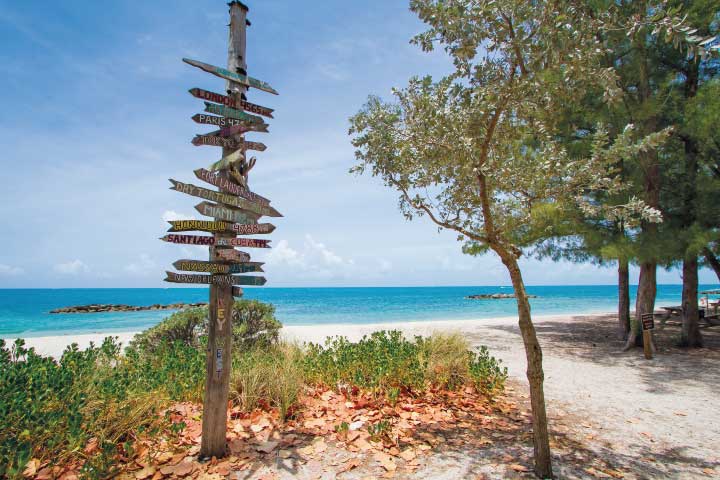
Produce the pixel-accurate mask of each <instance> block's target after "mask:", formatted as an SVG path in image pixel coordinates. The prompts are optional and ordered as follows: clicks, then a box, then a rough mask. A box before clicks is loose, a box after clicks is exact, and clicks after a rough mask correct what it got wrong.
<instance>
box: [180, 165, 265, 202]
mask: <svg viewBox="0 0 720 480" xmlns="http://www.w3.org/2000/svg"><path fill="white" fill-rule="evenodd" d="M194 173H195V176H196V177H197V178H199V179H200V180H202V181H204V182H207V183H209V184H211V185H215V186H216V187H218V188H221V189H223V190H227V191H228V192H230V193H232V194H233V195H238V196H240V197H243V198H247V199H248V200H250V201H253V202H257V203H260V204H263V205H270V200H268V199H267V198H265V197H261V196H260V195H258V194H256V193H253V192H251V191H250V190H248V189H247V187H244V186H242V185H238V184H237V183H235V182H232V181H230V180H228V179H227V178H225V177H221V176H219V175H217V174H215V173H212V172H210V171H208V170H205V169H204V168H198V169H197V170H195V172H194Z"/></svg>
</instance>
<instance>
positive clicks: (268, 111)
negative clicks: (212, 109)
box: [190, 88, 274, 118]
mask: <svg viewBox="0 0 720 480" xmlns="http://www.w3.org/2000/svg"><path fill="white" fill-rule="evenodd" d="M190 94H191V95H192V96H193V97H196V98H199V99H201V100H207V101H209V102H214V103H221V104H223V105H227V106H228V107H232V108H242V109H243V110H245V111H246V112H252V113H257V114H258V115H262V116H264V117H270V118H273V116H272V112H273V111H274V110H273V109H272V108H267V107H261V106H260V105H255V104H254V103H250V102H246V101H245V100H240V99H238V100H236V99H234V98H232V97H228V96H225V95H221V94H219V93H215V92H208V91H207V90H203V89H202V88H193V89H192V90H190Z"/></svg>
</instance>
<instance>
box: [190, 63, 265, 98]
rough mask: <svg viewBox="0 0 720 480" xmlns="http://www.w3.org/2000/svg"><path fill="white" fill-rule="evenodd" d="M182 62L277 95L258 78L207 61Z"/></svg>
mask: <svg viewBox="0 0 720 480" xmlns="http://www.w3.org/2000/svg"><path fill="white" fill-rule="evenodd" d="M183 62H185V63H187V64H188V65H192V66H193V67H196V68H199V69H200V70H204V71H206V72H208V73H212V74H213V75H215V76H216V77H220V78H224V79H225V80H230V81H231V82H237V83H240V84H242V85H246V86H248V87H252V88H257V89H258V90H262V91H263V92H268V93H272V94H274V95H278V92H277V91H276V90H275V89H274V88H272V87H271V86H270V84H269V83H267V82H263V81H262V80H258V79H257V78H252V77H248V76H247V75H241V74H239V73H235V72H231V71H230V70H226V69H224V68H220V67H216V66H215V65H210V64H209V63H203V62H198V61H197V60H191V59H189V58H183Z"/></svg>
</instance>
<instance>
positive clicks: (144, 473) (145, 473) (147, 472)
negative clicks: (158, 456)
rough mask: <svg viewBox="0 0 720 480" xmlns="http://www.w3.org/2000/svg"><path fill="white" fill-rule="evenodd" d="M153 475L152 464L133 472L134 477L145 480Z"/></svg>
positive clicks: (153, 468)
mask: <svg viewBox="0 0 720 480" xmlns="http://www.w3.org/2000/svg"><path fill="white" fill-rule="evenodd" d="M153 475H155V467H153V466H152V465H150V466H148V467H145V468H143V469H142V470H138V471H137V472H135V478H136V479H137V480H145V479H147V478H150V477H152V476H153Z"/></svg>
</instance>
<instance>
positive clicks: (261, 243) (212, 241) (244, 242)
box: [160, 235, 270, 248]
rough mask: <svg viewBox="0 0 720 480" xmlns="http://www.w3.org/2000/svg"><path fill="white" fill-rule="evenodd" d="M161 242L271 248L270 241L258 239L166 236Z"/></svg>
mask: <svg viewBox="0 0 720 480" xmlns="http://www.w3.org/2000/svg"><path fill="white" fill-rule="evenodd" d="M160 240H162V241H164V242H168V243H177V244H182V245H208V246H212V245H217V246H220V247H249V248H270V240H258V239H256V238H215V237H203V236H200V235H165V236H164V237H161V238H160Z"/></svg>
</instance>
